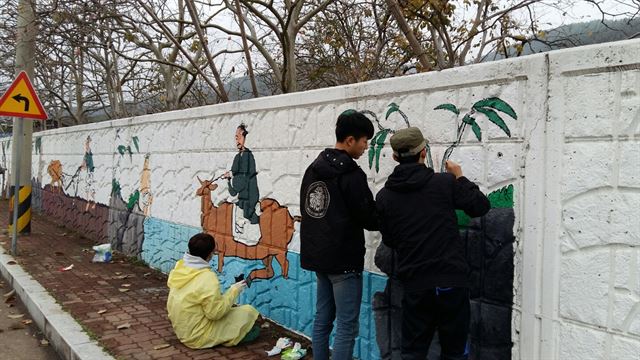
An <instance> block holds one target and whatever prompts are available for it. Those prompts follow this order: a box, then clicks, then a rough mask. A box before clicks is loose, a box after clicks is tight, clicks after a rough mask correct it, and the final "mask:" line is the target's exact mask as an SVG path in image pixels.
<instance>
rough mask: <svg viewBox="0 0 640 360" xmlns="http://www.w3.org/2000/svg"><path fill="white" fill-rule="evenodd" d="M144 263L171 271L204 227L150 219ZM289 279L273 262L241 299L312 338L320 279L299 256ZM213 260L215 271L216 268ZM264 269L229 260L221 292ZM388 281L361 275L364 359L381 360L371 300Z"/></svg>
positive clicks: (292, 258)
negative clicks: (238, 279)
mask: <svg viewBox="0 0 640 360" xmlns="http://www.w3.org/2000/svg"><path fill="white" fill-rule="evenodd" d="M144 230H145V234H144V244H143V246H142V259H143V260H144V261H145V262H146V263H147V264H149V265H150V266H151V267H153V268H156V269H160V270H161V271H162V272H164V273H168V272H169V271H171V269H172V268H173V266H174V265H175V262H176V261H178V260H179V259H181V258H182V255H183V254H184V252H185V251H186V250H187V242H188V240H189V238H190V237H191V236H193V235H195V234H197V233H199V232H201V231H202V230H201V229H200V228H195V227H190V226H184V225H180V224H175V223H170V222H167V221H163V220H159V219H156V218H151V217H149V218H147V219H146V220H145V223H144ZM287 258H288V259H289V278H288V279H284V278H283V277H282V269H281V268H280V265H279V264H278V263H277V262H276V261H274V262H273V270H274V272H275V275H274V276H273V277H272V278H271V279H268V280H256V281H255V282H253V283H252V285H251V288H248V289H246V290H245V291H244V292H243V293H242V295H241V296H240V299H239V302H240V303H243V304H251V305H253V306H255V307H256V308H257V309H258V310H259V311H260V313H261V314H262V315H263V316H265V317H268V318H269V319H271V320H273V321H275V322H277V323H278V324H281V325H283V326H285V327H287V328H289V329H292V330H294V331H296V332H300V333H303V334H305V335H306V336H309V337H310V336H311V332H312V328H313V316H314V314H315V303H316V277H315V274H314V273H313V272H309V271H306V270H303V269H302V268H301V267H300V255H299V254H296V253H293V252H289V253H288V255H287ZM217 263H218V260H217V258H216V257H215V256H214V258H213V260H212V268H213V269H214V270H215V269H217ZM261 267H263V264H262V261H259V260H244V259H240V258H234V257H226V258H225V261H224V269H223V272H222V274H218V277H219V279H220V282H221V283H222V284H223V288H226V287H228V286H229V285H231V284H233V282H234V281H235V280H234V277H235V276H237V275H239V274H245V275H248V274H249V272H250V271H251V270H252V269H255V268H261ZM386 281H387V278H386V277H385V276H382V275H378V274H373V273H370V272H364V273H363V289H362V294H363V296H362V307H361V310H360V335H359V337H358V338H357V339H356V346H355V349H354V354H353V355H354V356H355V357H356V358H358V359H362V360H377V359H379V358H380V354H379V351H378V345H377V344H376V332H375V323H374V320H373V310H372V307H371V299H372V298H373V294H374V293H376V292H378V291H382V290H383V289H384V286H385V284H386Z"/></svg>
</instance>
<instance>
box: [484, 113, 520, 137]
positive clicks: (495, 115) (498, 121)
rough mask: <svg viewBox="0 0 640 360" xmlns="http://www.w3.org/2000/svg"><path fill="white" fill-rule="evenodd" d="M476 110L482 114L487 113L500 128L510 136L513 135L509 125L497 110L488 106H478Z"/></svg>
mask: <svg viewBox="0 0 640 360" xmlns="http://www.w3.org/2000/svg"><path fill="white" fill-rule="evenodd" d="M476 111H477V112H479V113H481V114H485V115H486V116H487V118H488V119H489V121H491V122H492V123H494V124H496V125H497V126H498V127H499V128H500V129H502V131H504V133H505V134H507V136H508V137H511V131H509V127H508V126H507V124H505V122H504V120H502V118H501V117H500V115H498V113H497V112H495V111H493V110H491V109H487V108H477V109H476Z"/></svg>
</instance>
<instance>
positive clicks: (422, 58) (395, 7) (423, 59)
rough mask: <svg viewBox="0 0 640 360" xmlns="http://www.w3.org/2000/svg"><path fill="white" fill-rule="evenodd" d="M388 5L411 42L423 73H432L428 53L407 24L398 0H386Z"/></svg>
mask: <svg viewBox="0 0 640 360" xmlns="http://www.w3.org/2000/svg"><path fill="white" fill-rule="evenodd" d="M386 1H387V5H388V6H389V10H391V14H392V15H393V18H394V19H396V22H397V23H398V26H399V27H400V30H402V33H403V34H404V36H405V37H406V38H407V40H408V41H409V45H410V46H411V49H412V50H413V54H414V55H415V56H416V57H417V58H418V61H419V62H420V65H421V66H422V71H431V64H430V63H429V59H428V58H427V53H426V52H425V50H424V48H423V47H422V45H420V42H419V41H418V39H417V38H416V35H415V34H414V33H413V30H411V28H410V27H409V23H407V19H405V18H404V15H403V14H402V9H400V5H399V4H398V1H397V0H386Z"/></svg>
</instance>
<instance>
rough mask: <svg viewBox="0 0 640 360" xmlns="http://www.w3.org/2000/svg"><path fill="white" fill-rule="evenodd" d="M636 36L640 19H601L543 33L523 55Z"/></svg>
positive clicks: (498, 56)
mask: <svg viewBox="0 0 640 360" xmlns="http://www.w3.org/2000/svg"><path fill="white" fill-rule="evenodd" d="M633 37H636V38H640V19H621V20H616V21H605V22H604V23H603V22H602V21H600V20H593V21H589V22H582V23H574V24H568V25H563V26H560V27H557V28H555V29H551V30H545V31H542V32H541V33H540V34H539V36H538V37H537V38H534V39H531V40H529V42H528V43H527V44H525V46H524V48H523V49H522V54H521V55H520V56H523V55H531V54H537V53H542V52H547V51H551V50H558V49H565V48H571V47H576V46H582V45H591V44H600V43H605V42H610V41H619V40H625V39H630V38H633ZM515 56H517V50H516V48H515V47H511V48H510V49H509V57H515ZM504 58H505V56H504V55H503V54H496V53H492V54H489V55H488V56H487V57H486V58H485V59H486V61H491V60H494V59H495V60H499V59H504Z"/></svg>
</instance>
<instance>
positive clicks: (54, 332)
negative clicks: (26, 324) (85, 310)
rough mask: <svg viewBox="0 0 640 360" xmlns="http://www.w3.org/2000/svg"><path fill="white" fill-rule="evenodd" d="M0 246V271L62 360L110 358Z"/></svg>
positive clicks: (111, 358) (99, 359)
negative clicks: (12, 262)
mask: <svg viewBox="0 0 640 360" xmlns="http://www.w3.org/2000/svg"><path fill="white" fill-rule="evenodd" d="M9 261H15V259H14V258H13V257H12V256H11V255H9V254H8V253H7V252H6V250H5V249H4V248H3V247H2V246H1V245H0V273H2V277H3V278H4V279H5V280H6V281H7V282H8V283H9V285H10V286H12V287H13V288H14V289H15V290H16V295H18V296H19V297H20V299H21V300H22V302H23V304H24V305H25V307H26V308H27V311H29V314H30V315H31V318H32V319H33V322H34V323H36V324H37V325H38V328H40V330H41V331H42V332H43V333H44V335H45V337H46V338H47V339H49V343H50V344H51V345H52V346H53V347H54V349H55V350H56V352H57V353H58V354H59V355H60V356H61V357H62V358H63V359H66V360H102V359H104V360H107V359H110V360H113V359H114V358H113V357H112V356H111V355H109V354H107V353H106V352H105V351H104V350H102V347H101V346H100V345H98V343H97V342H96V341H94V340H91V339H90V338H89V336H88V335H87V334H86V333H85V332H84V331H83V330H82V327H81V326H80V324H78V322H77V321H76V320H75V319H74V318H72V317H71V315H69V314H68V313H67V312H65V311H64V310H62V307H61V306H60V305H58V304H57V303H56V301H55V299H54V298H53V297H52V296H51V295H49V293H48V292H47V290H46V289H45V288H44V287H42V285H40V283H38V282H37V281H35V280H34V279H33V278H32V277H31V275H29V274H28V273H27V272H26V271H24V269H22V267H21V266H20V265H18V264H13V265H9V264H8V262H9Z"/></svg>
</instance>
